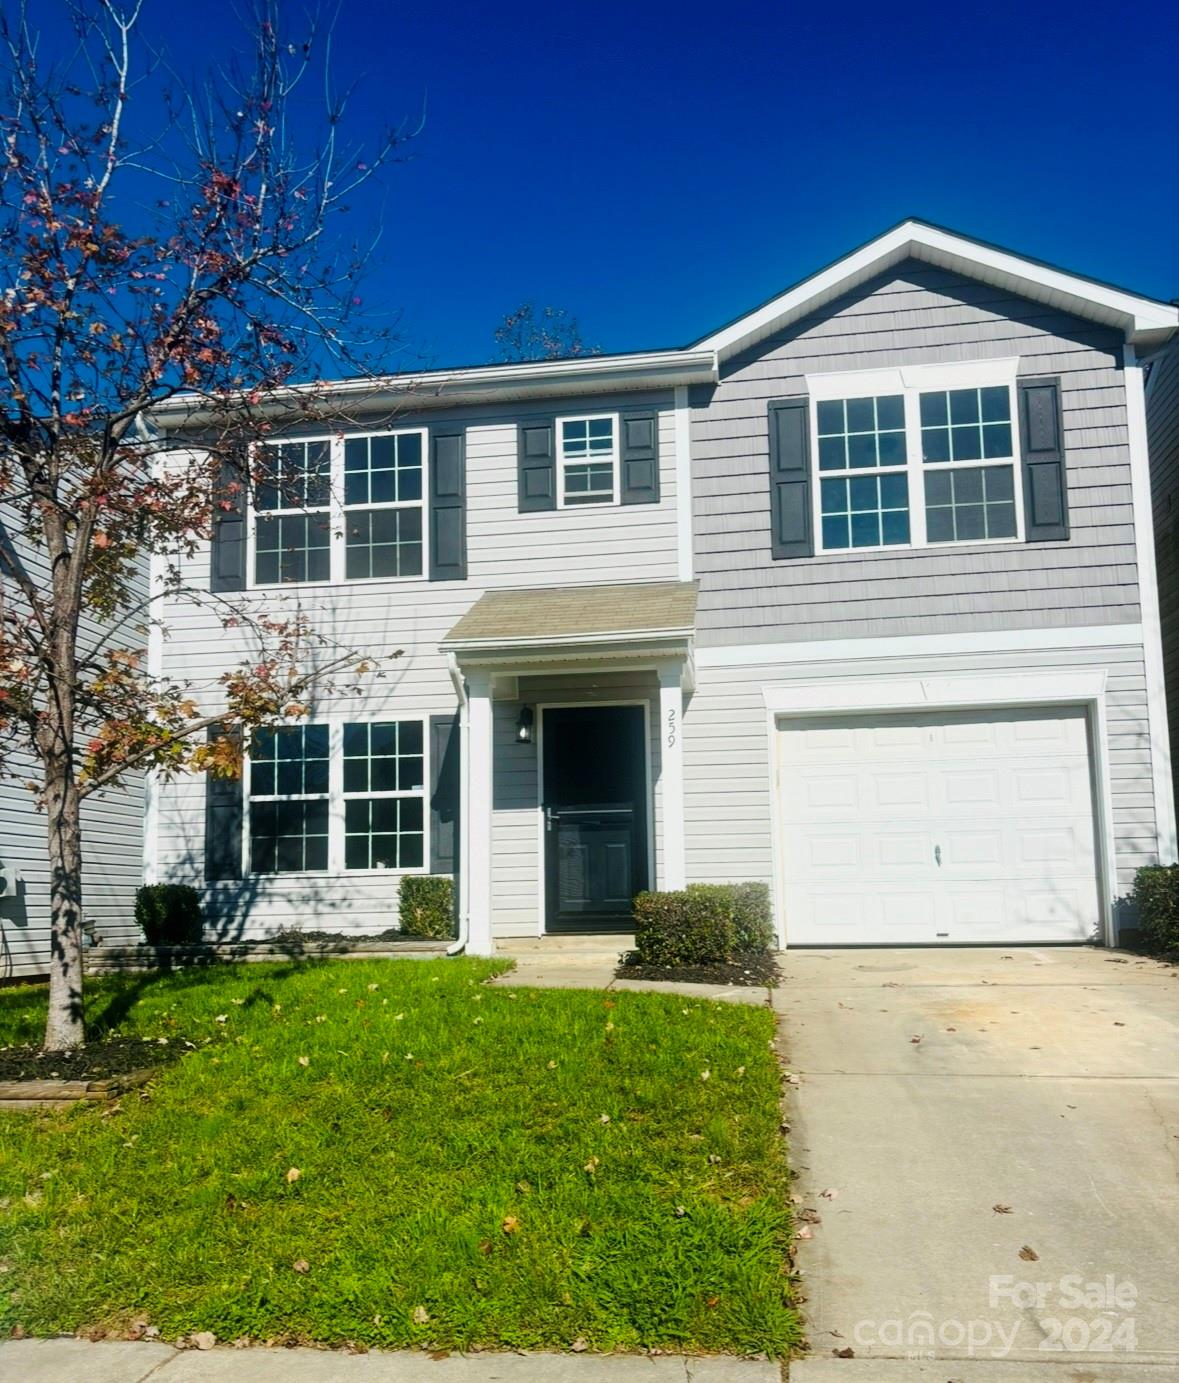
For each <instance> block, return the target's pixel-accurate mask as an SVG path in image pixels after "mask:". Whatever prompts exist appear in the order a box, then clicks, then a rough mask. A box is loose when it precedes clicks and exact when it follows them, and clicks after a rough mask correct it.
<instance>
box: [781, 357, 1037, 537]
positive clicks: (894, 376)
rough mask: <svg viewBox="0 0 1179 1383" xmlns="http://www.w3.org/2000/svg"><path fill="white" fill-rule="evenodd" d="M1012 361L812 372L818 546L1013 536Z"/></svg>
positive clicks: (1017, 522) (1018, 505)
mask: <svg viewBox="0 0 1179 1383" xmlns="http://www.w3.org/2000/svg"><path fill="white" fill-rule="evenodd" d="M1016 363H1017V362H1014V361H1009V362H1008V361H999V362H989V363H986V364H982V365H973V366H972V365H950V366H939V367H915V368H913V369H910V370H888V371H864V372H861V373H860V374H859V375H844V376H814V377H812V378H810V379H809V380H808V386H809V387H810V389H811V391H812V399H813V424H812V426H813V436H812V447H813V450H814V453H815V455H816V456H817V458H818V467H817V469H818V476H817V480H818V484H817V485H816V486H815V491H816V494H815V500H814V503H815V507H816V510H817V512H816V515H815V518H816V523H815V532H816V534H817V535H818V545H817V549H816V550H817V551H821V552H837V551H844V550H847V549H860V548H887V547H925V546H931V545H934V544H943V543H985V542H1001V541H1011V540H1013V539H1017V538H1018V537H1019V536H1020V532H1021V527H1022V496H1021V495H1020V493H1019V487H1018V486H1017V485H1016V483H1015V466H1016V454H1015V429H1014V425H1013V418H1014V385H1015V365H1016ZM972 375H973V376H974V377H975V378H977V380H978V382H977V383H975V382H974V381H973V380H972V379H971V376H972ZM1000 381H1001V382H1000ZM861 391H862V392H861ZM816 395H817V397H816Z"/></svg>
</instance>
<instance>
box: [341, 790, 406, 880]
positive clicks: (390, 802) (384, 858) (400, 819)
mask: <svg viewBox="0 0 1179 1383" xmlns="http://www.w3.org/2000/svg"><path fill="white" fill-rule="evenodd" d="M422 818H423V803H422V799H421V798H420V797H369V798H364V799H362V800H360V801H348V802H345V803H344V868H345V869H420V868H421V867H422V864H423V863H424V860H425V845H426V834H425V830H424V829H423V826H424V823H423V819H422Z"/></svg>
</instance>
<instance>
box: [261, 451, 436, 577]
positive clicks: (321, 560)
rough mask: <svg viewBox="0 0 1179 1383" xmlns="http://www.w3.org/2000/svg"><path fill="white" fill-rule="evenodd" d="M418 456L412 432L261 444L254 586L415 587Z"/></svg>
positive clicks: (421, 546) (420, 551) (420, 486)
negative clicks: (386, 583) (400, 582)
mask: <svg viewBox="0 0 1179 1383" xmlns="http://www.w3.org/2000/svg"><path fill="white" fill-rule="evenodd" d="M425 455H426V434H425V431H424V430H423V429H420V428H414V429H407V430H406V431H402V432H390V433H379V434H374V435H372V436H360V437H348V438H346V439H343V438H315V439H310V440H307V441H299V442H278V443H265V444H263V445H262V447H261V448H260V449H259V453H258V456H257V460H256V472H257V476H258V480H257V484H256V487H255V491H254V517H253V524H252V534H253V556H252V571H253V583H254V585H256V586H274V585H285V584H288V583H295V582H309V581H368V580H395V579H398V578H409V577H420V576H421V575H422V573H423V572H424V570H425V565H426V538H425V522H424V516H423V508H424V499H423V496H424V491H425V485H424V472H425Z"/></svg>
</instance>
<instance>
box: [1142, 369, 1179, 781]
mask: <svg viewBox="0 0 1179 1383" xmlns="http://www.w3.org/2000/svg"><path fill="white" fill-rule="evenodd" d="M1146 425H1147V433H1148V436H1149V439H1150V476H1151V490H1152V496H1153V501H1154V542H1155V561H1156V563H1157V566H1158V578H1159V614H1160V616H1161V619H1162V629H1163V667H1164V671H1165V673H1166V682H1167V717H1168V723H1169V725H1170V732H1171V762H1172V764H1174V763H1175V762H1176V758H1175V756H1176V754H1177V753H1179V346H1176V345H1171V346H1170V348H1169V349H1168V350H1167V351H1166V352H1165V353H1164V354H1163V355H1162V356H1161V357H1160V358H1159V359H1158V360H1157V361H1156V362H1155V364H1154V366H1153V368H1152V371H1151V376H1150V382H1149V386H1148V389H1147V394H1146Z"/></svg>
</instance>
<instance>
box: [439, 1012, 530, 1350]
mask: <svg viewBox="0 0 1179 1383" xmlns="http://www.w3.org/2000/svg"><path fill="white" fill-rule="evenodd" d="M514 997H515V996H514V995H513V998H514ZM430 1358H431V1359H433V1360H434V1361H435V1362H437V1361H438V1360H439V1359H449V1358H450V1350H448V1349H432V1350H431V1351H430Z"/></svg>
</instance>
